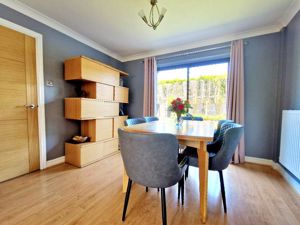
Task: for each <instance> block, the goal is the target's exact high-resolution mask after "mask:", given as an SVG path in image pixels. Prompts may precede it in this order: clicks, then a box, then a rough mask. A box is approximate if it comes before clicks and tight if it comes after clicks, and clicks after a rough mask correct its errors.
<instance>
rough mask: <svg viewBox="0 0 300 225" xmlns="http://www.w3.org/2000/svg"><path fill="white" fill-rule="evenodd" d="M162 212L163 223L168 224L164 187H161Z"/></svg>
mask: <svg viewBox="0 0 300 225" xmlns="http://www.w3.org/2000/svg"><path fill="white" fill-rule="evenodd" d="M161 212H162V222H163V225H167V209H166V194H165V189H164V188H161Z"/></svg>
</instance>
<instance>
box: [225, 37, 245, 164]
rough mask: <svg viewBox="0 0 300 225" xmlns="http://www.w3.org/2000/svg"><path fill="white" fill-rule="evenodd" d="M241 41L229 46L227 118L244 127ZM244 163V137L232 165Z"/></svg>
mask: <svg viewBox="0 0 300 225" xmlns="http://www.w3.org/2000/svg"><path fill="white" fill-rule="evenodd" d="M243 47H244V46H243V40H237V41H233V42H232V44H231V53H230V64H229V75H228V83H227V90H228V91H227V93H228V94H227V107H226V114H227V118H228V119H230V120H233V121H235V122H236V123H239V124H241V125H244V49H243ZM243 162H245V141H244V135H243V136H242V138H241V141H240V144H239V145H238V147H237V149H236V151H235V154H234V156H233V163H236V164H238V163H243Z"/></svg>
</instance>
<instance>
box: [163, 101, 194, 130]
mask: <svg viewBox="0 0 300 225" xmlns="http://www.w3.org/2000/svg"><path fill="white" fill-rule="evenodd" d="M191 108H192V106H191V104H190V103H189V101H188V100H186V101H183V100H182V99H181V98H176V99H174V100H173V101H172V102H171V105H170V106H169V107H168V110H169V111H170V112H175V113H176V118H177V119H176V126H181V124H182V118H181V116H182V114H186V113H188V109H191Z"/></svg>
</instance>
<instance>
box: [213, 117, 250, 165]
mask: <svg viewBox="0 0 300 225" xmlns="http://www.w3.org/2000/svg"><path fill="white" fill-rule="evenodd" d="M224 125H225V124H224ZM224 125H223V126H224ZM223 126H222V128H223ZM243 132H244V128H243V127H242V126H241V125H240V124H236V123H231V127H229V128H227V129H226V131H225V132H224V136H223V141H222V147H221V149H220V151H218V152H217V153H216V155H215V156H213V157H210V162H209V169H210V170H224V169H226V168H227V167H228V165H229V163H230V162H231V160H232V157H233V154H234V152H235V150H236V148H237V146H238V144H239V142H240V139H241V137H242V135H243Z"/></svg>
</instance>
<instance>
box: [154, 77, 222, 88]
mask: <svg viewBox="0 0 300 225" xmlns="http://www.w3.org/2000/svg"><path fill="white" fill-rule="evenodd" d="M226 77H227V75H226V74H224V75H204V76H200V77H197V78H191V79H190V80H199V81H200V80H202V81H219V80H224V81H225V80H226ZM184 82H186V80H185V79H172V80H160V81H159V82H158V84H161V85H164V84H176V83H184Z"/></svg>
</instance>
